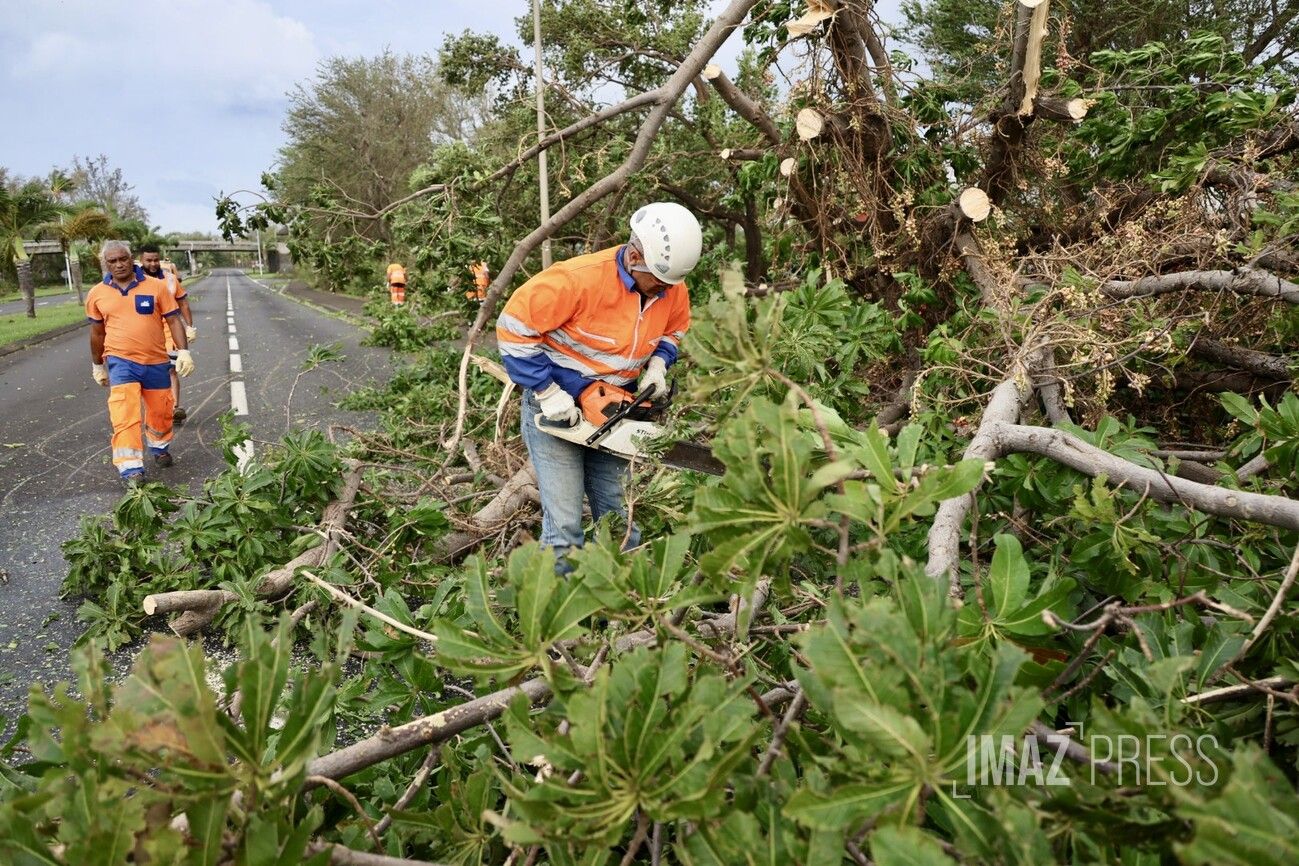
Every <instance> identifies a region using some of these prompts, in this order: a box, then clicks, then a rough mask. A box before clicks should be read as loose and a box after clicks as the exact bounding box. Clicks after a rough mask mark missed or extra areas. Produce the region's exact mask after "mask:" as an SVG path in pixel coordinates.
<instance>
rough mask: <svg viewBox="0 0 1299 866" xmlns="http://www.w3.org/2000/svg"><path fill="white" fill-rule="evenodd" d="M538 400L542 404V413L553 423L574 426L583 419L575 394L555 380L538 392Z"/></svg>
mask: <svg viewBox="0 0 1299 866" xmlns="http://www.w3.org/2000/svg"><path fill="white" fill-rule="evenodd" d="M537 402H538V403H539V404H540V405H541V414H542V415H543V416H545V418H546V420H547V421H549V422H551V423H552V424H563V425H565V426H567V427H573V426H575V425H576V424H577V422H578V421H581V420H582V413H581V412H579V411H578V410H577V403H575V402H574V401H573V395H572V394H569V393H568V392H567V391H565V390H564V389H563V388H561V387H559V386H558V385H556V384H555V383H554V382H551V383H550V385H549V386H548V387H547V388H545V389H544V390H541V391H538V392H537Z"/></svg>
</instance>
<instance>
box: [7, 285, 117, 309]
mask: <svg viewBox="0 0 1299 866" xmlns="http://www.w3.org/2000/svg"><path fill="white" fill-rule="evenodd" d="M94 285H95V284H94V283H87V284H86V285H85V287H84V288H82V291H83V292H88V291H90V290H91V288H93V287H94ZM70 294H72V289H69V288H68V285H67V283H50V284H49V285H45V286H37V287H36V297H38V298H48V297H49V296H50V295H70ZM22 299H23V293H22V292H20V291H18V290H17V289H10V288H9V287H8V286H6V287H5V288H4V289H0V304H5V303H8V302H9V301H21V300H22Z"/></svg>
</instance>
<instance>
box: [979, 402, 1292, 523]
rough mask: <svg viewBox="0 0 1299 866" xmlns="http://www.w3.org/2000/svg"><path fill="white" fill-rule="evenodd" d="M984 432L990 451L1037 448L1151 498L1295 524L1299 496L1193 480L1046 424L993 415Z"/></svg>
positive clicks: (1243, 517)
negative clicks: (1009, 420)
mask: <svg viewBox="0 0 1299 866" xmlns="http://www.w3.org/2000/svg"><path fill="white" fill-rule="evenodd" d="M991 426H992V429H991V430H990V431H989V435H988V438H989V439H990V440H991V446H992V450H993V455H994V457H999V456H1002V455H1005V454H1010V453H1021V454H1023V453H1028V454H1037V455H1039V456H1042V457H1048V458H1050V459H1051V460H1054V461H1056V462H1057V463H1062V464H1064V465H1065V466H1068V467H1070V468H1071V469H1075V470H1077V471H1079V472H1081V473H1083V474H1084V475H1087V476H1090V477H1093V478H1094V477H1096V476H1099V475H1104V476H1106V478H1107V479H1108V480H1109V482H1110V483H1111V484H1114V485H1115V486H1118V487H1123V488H1126V489H1128V490H1132V491H1135V492H1137V493H1140V494H1142V495H1145V496H1148V497H1149V498H1151V499H1153V500H1155V501H1157V502H1166V503H1172V504H1181V505H1184V506H1187V507H1189V508H1194V509H1195V510H1197V511H1202V512H1204V513H1205V514H1212V515H1215V516H1217V517H1226V518H1231V519H1235V520H1249V521H1252V522H1254V523H1264V524H1267V525H1269V526H1279V527H1281V528H1283V529H1299V500H1294V499H1290V498H1288V497H1285V496H1269V495H1266V494H1262V493H1250V492H1248V491H1243V490H1231V489H1229V488H1225V487H1215V486H1213V485H1210V484H1199V483H1196V482H1194V481H1187V480H1186V479H1184V478H1178V477H1175V476H1170V475H1168V474H1167V473H1166V472H1161V471H1159V470H1157V469H1151V468H1148V467H1145V466H1137V465H1136V464H1134V463H1129V462H1128V461H1127V460H1124V459H1123V458H1121V457H1117V456H1115V455H1113V454H1111V453H1109V452H1108V451H1104V450H1102V449H1100V448H1097V447H1096V446H1094V445H1090V444H1088V443H1086V442H1084V441H1083V440H1081V439H1079V438H1078V437H1076V436H1073V435H1070V434H1068V433H1065V432H1064V431H1063V430H1055V429H1051V428H1047V427H1030V426H1026V425H1022V424H1013V423H1007V422H1003V421H994V422H993V423H992V425H991Z"/></svg>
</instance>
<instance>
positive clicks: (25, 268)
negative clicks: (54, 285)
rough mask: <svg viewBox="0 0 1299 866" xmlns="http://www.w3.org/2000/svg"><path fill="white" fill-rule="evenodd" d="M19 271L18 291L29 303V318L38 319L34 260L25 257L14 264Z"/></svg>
mask: <svg viewBox="0 0 1299 866" xmlns="http://www.w3.org/2000/svg"><path fill="white" fill-rule="evenodd" d="M14 269H15V270H17V271H18V289H19V290H20V291H21V292H22V293H23V300H25V301H26V302H27V318H29V319H34V318H36V284H35V283H33V282H32V260H31V259H29V258H27V256H26V255H23V256H21V257H19V258H18V260H17V261H15V262H14Z"/></svg>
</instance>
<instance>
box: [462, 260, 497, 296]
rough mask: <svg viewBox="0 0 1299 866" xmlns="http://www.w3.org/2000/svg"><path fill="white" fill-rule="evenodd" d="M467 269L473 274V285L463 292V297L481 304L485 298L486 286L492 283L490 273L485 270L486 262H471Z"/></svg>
mask: <svg viewBox="0 0 1299 866" xmlns="http://www.w3.org/2000/svg"><path fill="white" fill-rule="evenodd" d="M469 270H470V271H472V272H473V275H474V287H473V288H472V289H470V290H469V291H467V292H465V297H466V298H468V299H469V300H471V301H477V302H478V303H480V304H481V303H482V302H483V301H485V300H487V287H488V286H490V285H491V284H492V278H491V274H489V273H488V271H487V262H478V263H476V264H472V265H470V266H469Z"/></svg>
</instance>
